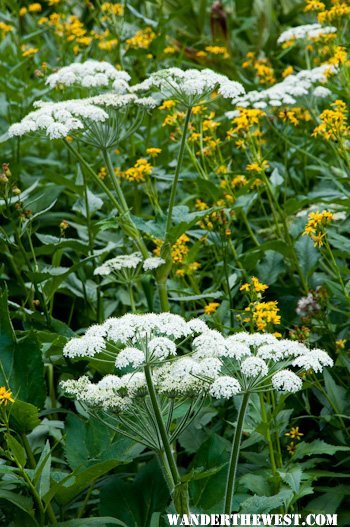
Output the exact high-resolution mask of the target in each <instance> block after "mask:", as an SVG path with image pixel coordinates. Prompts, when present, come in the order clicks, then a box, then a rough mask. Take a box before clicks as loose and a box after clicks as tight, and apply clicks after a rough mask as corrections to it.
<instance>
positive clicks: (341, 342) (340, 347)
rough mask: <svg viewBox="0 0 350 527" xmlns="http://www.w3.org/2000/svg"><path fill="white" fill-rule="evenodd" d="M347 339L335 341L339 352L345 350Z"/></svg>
mask: <svg viewBox="0 0 350 527" xmlns="http://www.w3.org/2000/svg"><path fill="white" fill-rule="evenodd" d="M345 343H346V339H338V340H336V341H335V344H336V348H337V351H340V350H343V349H345Z"/></svg>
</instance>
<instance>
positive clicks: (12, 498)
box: [0, 489, 33, 516]
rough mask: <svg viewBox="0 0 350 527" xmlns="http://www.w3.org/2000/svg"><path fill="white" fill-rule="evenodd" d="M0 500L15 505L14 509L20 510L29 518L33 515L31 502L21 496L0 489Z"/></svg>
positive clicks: (29, 499)
mask: <svg viewBox="0 0 350 527" xmlns="http://www.w3.org/2000/svg"><path fill="white" fill-rule="evenodd" d="M0 500H6V501H9V502H10V503H12V504H13V505H15V507H18V508H19V509H22V511H24V512H26V513H27V514H29V515H30V516H32V515H33V502H32V499H31V498H27V497H26V496H21V495H20V494H18V493H16V492H11V491H10V490H4V489H0Z"/></svg>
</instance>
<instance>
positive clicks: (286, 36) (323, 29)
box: [277, 24, 337, 44]
mask: <svg viewBox="0 0 350 527" xmlns="http://www.w3.org/2000/svg"><path fill="white" fill-rule="evenodd" d="M336 31H337V28H336V27H334V26H321V24H306V25H303V26H296V27H291V28H290V29H287V30H286V31H283V33H282V34H281V35H280V36H279V37H278V40H277V42H278V43H279V44H283V42H289V41H291V40H300V39H305V38H306V39H308V40H312V39H317V38H319V37H321V36H322V35H327V34H329V33H336Z"/></svg>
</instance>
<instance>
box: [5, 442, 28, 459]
mask: <svg viewBox="0 0 350 527" xmlns="http://www.w3.org/2000/svg"><path fill="white" fill-rule="evenodd" d="M5 439H6V444H7V448H8V449H9V451H10V452H11V454H12V456H13V457H14V458H15V459H16V461H17V462H18V463H19V464H20V466H21V467H25V465H26V461H27V454H26V451H25V450H24V448H23V446H22V445H21V444H20V443H19V442H18V441H17V439H15V438H14V437H13V436H12V435H10V434H6V435H5Z"/></svg>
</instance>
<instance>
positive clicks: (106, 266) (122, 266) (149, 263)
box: [94, 252, 165, 276]
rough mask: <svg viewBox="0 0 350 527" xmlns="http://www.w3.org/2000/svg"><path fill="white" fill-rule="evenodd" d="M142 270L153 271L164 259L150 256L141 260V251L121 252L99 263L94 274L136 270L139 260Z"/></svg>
mask: <svg viewBox="0 0 350 527" xmlns="http://www.w3.org/2000/svg"><path fill="white" fill-rule="evenodd" d="M142 261H143V264H142V267H143V270H144V271H154V269H157V268H158V267H160V266H161V265H163V264H165V260H164V259H163V258H160V257H159V256H150V257H149V258H146V259H145V260H143V258H142V255H141V253H139V252H135V253H132V254H121V255H119V256H115V257H114V258H110V259H109V260H106V261H105V262H104V263H103V264H102V265H99V266H98V267H96V269H95V270H94V274H95V275H100V276H108V275H110V274H113V273H118V272H119V271H128V270H134V271H135V270H137V269H138V267H139V265H140V264H141V262H142Z"/></svg>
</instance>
